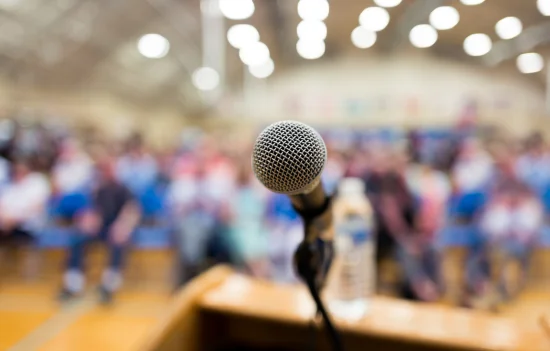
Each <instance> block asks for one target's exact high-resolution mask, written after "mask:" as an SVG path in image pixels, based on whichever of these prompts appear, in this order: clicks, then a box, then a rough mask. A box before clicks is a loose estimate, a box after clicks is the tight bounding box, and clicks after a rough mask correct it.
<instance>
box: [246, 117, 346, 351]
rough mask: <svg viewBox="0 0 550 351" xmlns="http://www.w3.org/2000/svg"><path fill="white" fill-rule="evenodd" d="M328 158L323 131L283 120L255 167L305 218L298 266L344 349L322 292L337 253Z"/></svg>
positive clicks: (261, 141) (262, 145) (265, 137)
mask: <svg viewBox="0 0 550 351" xmlns="http://www.w3.org/2000/svg"><path fill="white" fill-rule="evenodd" d="M326 160H327V149H326V146H325V143H324V142H323V139H322V138H321V136H320V135H319V133H317V132H316V131H315V130H314V129H313V128H311V127H309V126H307V125H305V124H303V123H300V122H294V121H283V122H277V123H274V124H272V125H270V126H268V127H267V128H266V129H264V131H263V132H262V133H260V135H259V136H258V139H257V140H256V143H255V145H254V150H253V152H252V169H253V170H254V174H255V175H256V178H258V180H259V181H260V182H261V183H262V184H263V185H264V186H265V187H266V188H268V189H269V190H271V191H274V192H277V193H282V194H287V195H289V196H290V200H291V202H292V206H293V207H294V209H295V210H296V211H297V212H298V214H299V215H300V216H301V217H302V219H303V221H304V232H305V237H304V240H303V241H302V242H301V243H300V245H298V247H297V249H296V252H295V253H294V266H295V269H296V272H297V273H298V275H299V276H300V278H301V279H302V280H303V281H304V282H305V283H306V285H307V287H308V289H309V291H310V293H311V296H312V297H313V300H314V301H315V304H316V305H317V314H320V315H321V316H322V317H323V319H324V320H325V325H326V327H327V330H328V332H329V334H330V336H331V339H332V343H333V348H334V350H336V351H340V350H342V342H341V338H340V336H339V334H338V332H337V330H336V328H334V325H333V323H332V321H331V318H330V316H329V314H328V312H327V310H326V308H325V307H324V304H323V301H322V300H321V296H320V293H319V292H320V290H321V289H322V288H323V286H324V284H325V281H326V278H327V275H328V272H329V269H330V265H331V263H332V260H333V257H334V244H333V238H334V235H333V233H334V230H333V226H332V208H331V198H330V197H329V196H327V195H326V194H325V191H324V189H323V184H322V182H321V172H322V171H323V168H324V167H325V164H326Z"/></svg>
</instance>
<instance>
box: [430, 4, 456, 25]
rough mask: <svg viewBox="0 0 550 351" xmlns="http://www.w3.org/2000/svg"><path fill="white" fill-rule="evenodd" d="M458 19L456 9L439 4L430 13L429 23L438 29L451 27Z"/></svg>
mask: <svg viewBox="0 0 550 351" xmlns="http://www.w3.org/2000/svg"><path fill="white" fill-rule="evenodd" d="M459 20H460V15H459V14H458V11H457V10H456V9H455V8H454V7H452V6H441V7H438V8H436V9H435V10H433V11H432V13H430V24H431V25H432V26H433V27H434V28H435V29H439V30H447V29H451V28H453V27H454V26H456V25H457V24H458V21H459Z"/></svg>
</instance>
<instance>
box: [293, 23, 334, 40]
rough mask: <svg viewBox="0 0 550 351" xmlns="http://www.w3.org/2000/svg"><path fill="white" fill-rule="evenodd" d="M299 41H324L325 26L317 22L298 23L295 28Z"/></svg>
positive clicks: (325, 34)
mask: <svg viewBox="0 0 550 351" xmlns="http://www.w3.org/2000/svg"><path fill="white" fill-rule="evenodd" d="M296 32H297V34H298V38H299V39H303V40H325V38H326V37H327V25H326V24H325V22H322V21H317V20H305V21H302V22H300V23H298V28H296Z"/></svg>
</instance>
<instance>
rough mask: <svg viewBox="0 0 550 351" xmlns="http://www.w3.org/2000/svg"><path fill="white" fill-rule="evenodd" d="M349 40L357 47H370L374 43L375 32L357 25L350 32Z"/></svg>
mask: <svg viewBox="0 0 550 351" xmlns="http://www.w3.org/2000/svg"><path fill="white" fill-rule="evenodd" d="M351 42H352V43H353V45H355V46H357V47H358V48H359V49H366V48H370V47H371V46H373V45H374V43H376V32H372V31H370V30H368V29H366V28H364V27H361V26H359V27H357V28H355V29H354V30H353V32H351Z"/></svg>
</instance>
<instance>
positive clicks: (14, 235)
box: [0, 159, 51, 242]
mask: <svg viewBox="0 0 550 351" xmlns="http://www.w3.org/2000/svg"><path fill="white" fill-rule="evenodd" d="M50 193H51V189H50V183H49V181H48V179H47V178H46V177H45V176H44V175H42V174H40V173H37V172H33V171H32V170H31V168H30V165H29V163H28V162H27V161H26V160H21V159H18V160H15V162H14V164H13V169H12V177H11V180H10V181H9V182H8V184H7V185H6V186H5V187H4V189H3V191H2V192H1V193H0V242H6V241H29V240H31V239H32V238H33V236H34V235H37V234H39V231H40V229H41V228H42V226H43V225H44V224H45V223H46V221H47V211H46V205H47V201H48V198H49V196H50Z"/></svg>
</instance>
